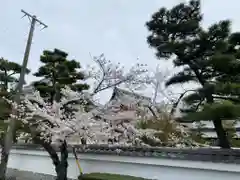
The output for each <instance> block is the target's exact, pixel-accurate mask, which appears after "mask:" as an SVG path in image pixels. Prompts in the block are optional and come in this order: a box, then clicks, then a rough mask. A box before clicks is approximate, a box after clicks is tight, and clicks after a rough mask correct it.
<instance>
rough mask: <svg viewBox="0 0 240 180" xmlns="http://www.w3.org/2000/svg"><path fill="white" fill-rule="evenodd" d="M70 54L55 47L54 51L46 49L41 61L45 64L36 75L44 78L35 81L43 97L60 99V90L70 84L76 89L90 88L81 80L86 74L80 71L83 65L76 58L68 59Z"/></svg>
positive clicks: (35, 85)
mask: <svg viewBox="0 0 240 180" xmlns="http://www.w3.org/2000/svg"><path fill="white" fill-rule="evenodd" d="M67 56H68V54H67V53H65V52H63V51H61V50H58V49H54V51H47V50H46V51H44V52H43V55H42V56H41V57H40V61H41V62H42V63H43V64H44V65H43V66H41V67H40V68H39V70H38V72H36V73H35V74H34V75H35V76H36V77H42V78H43V80H40V81H37V82H35V83H34V87H35V88H36V90H38V91H39V92H40V94H41V96H42V97H46V98H49V100H50V101H51V102H52V101H53V100H54V99H55V100H57V99H60V96H61V95H60V90H61V88H63V87H64V86H66V85H68V86H70V87H71V89H72V90H74V91H79V92H81V91H82V90H85V89H88V88H89V86H88V85H87V84H82V83H80V82H79V81H81V80H84V74H83V73H82V72H81V71H80V68H81V65H80V63H79V62H77V61H75V60H68V59H67Z"/></svg>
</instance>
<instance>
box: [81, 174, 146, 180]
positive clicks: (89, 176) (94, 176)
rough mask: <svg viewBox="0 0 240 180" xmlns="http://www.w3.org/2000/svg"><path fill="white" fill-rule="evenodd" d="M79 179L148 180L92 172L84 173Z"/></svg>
mask: <svg viewBox="0 0 240 180" xmlns="http://www.w3.org/2000/svg"><path fill="white" fill-rule="evenodd" d="M79 180H146V179H144V178H140V177H133V176H125V175H119V174H107V173H91V174H84V175H83V176H82V177H79Z"/></svg>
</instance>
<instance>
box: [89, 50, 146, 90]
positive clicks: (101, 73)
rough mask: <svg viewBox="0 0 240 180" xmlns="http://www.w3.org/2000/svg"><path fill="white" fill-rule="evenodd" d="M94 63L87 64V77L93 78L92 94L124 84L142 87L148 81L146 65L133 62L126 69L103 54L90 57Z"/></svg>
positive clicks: (129, 86) (134, 87)
mask: <svg viewBox="0 0 240 180" xmlns="http://www.w3.org/2000/svg"><path fill="white" fill-rule="evenodd" d="M92 59H93V61H94V62H95V65H92V66H88V68H87V69H89V71H88V72H87V74H88V77H90V78H91V79H92V80H94V83H93V84H94V85H93V94H97V93H99V92H101V91H104V90H106V89H109V88H112V87H116V86H120V85H124V86H125V87H127V88H130V89H134V90H136V89H142V88H145V87H146V84H147V83H148V81H147V80H148V78H147V77H148V76H147V72H148V70H147V65H146V64H139V63H137V64H135V65H133V66H132V67H130V69H129V70H127V69H126V68H125V67H124V66H122V65H121V64H120V63H117V64H114V63H112V62H111V61H109V60H107V59H106V57H105V56H104V54H101V55H100V56H94V57H92Z"/></svg>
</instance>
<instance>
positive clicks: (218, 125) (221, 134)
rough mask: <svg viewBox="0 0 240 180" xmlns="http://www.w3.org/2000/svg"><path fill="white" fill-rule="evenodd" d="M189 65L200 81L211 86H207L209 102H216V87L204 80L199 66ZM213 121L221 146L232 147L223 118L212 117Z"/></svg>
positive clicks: (206, 94)
mask: <svg viewBox="0 0 240 180" xmlns="http://www.w3.org/2000/svg"><path fill="white" fill-rule="evenodd" d="M189 67H190V68H191V69H192V70H193V71H194V73H195V75H196V77H197V79H198V81H199V83H200V84H201V85H202V86H203V87H204V86H205V87H206V86H209V88H207V89H206V90H205V96H206V100H207V103H209V104H212V103H214V99H213V93H214V88H213V87H211V85H210V84H207V83H206V81H204V79H203V77H202V76H201V74H200V73H199V71H198V68H196V67H194V65H193V64H191V63H190V64H189ZM212 121H213V125H214V128H215V131H216V134H217V137H218V140H219V146H220V147H221V148H225V149H230V148H231V146H230V143H229V140H228V138H227V134H226V131H225V130H224V128H223V125H222V120H221V119H212Z"/></svg>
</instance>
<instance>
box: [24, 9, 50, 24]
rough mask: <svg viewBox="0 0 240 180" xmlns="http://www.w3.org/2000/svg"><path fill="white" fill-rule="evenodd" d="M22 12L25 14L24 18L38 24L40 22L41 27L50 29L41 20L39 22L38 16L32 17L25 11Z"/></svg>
mask: <svg viewBox="0 0 240 180" xmlns="http://www.w3.org/2000/svg"><path fill="white" fill-rule="evenodd" d="M21 12H22V13H23V14H24V15H23V17H25V16H27V17H28V18H29V19H30V20H31V21H32V20H33V19H34V20H35V21H36V22H38V23H39V24H40V25H42V26H43V28H42V29H45V28H47V27H48V26H47V25H46V24H45V23H43V22H42V21H41V20H39V19H38V18H37V16H35V15H31V14H29V13H28V12H26V11H24V10H23V9H22V10H21Z"/></svg>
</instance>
